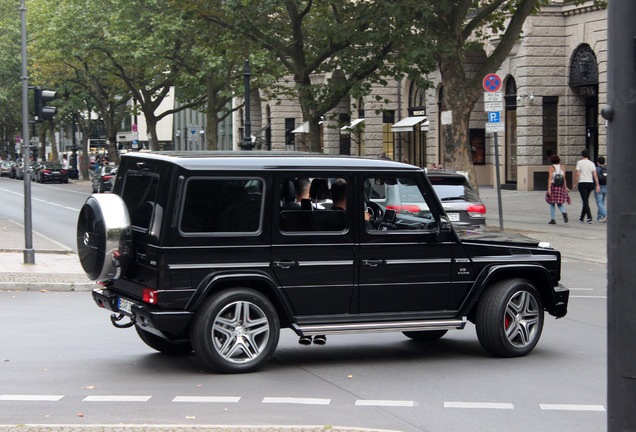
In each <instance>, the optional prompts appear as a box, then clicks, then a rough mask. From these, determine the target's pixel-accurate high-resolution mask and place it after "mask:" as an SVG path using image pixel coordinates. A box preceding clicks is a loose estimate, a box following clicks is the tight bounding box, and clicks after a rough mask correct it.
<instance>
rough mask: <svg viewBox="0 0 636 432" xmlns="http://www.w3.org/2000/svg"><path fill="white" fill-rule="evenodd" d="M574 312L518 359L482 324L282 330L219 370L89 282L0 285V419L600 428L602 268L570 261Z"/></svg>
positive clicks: (549, 322)
mask: <svg viewBox="0 0 636 432" xmlns="http://www.w3.org/2000/svg"><path fill="white" fill-rule="evenodd" d="M563 270H564V272H563V273H564V274H563V279H564V281H566V284H567V285H568V286H569V288H570V289H571V290H572V299H571V302H570V311H569V313H568V315H567V316H566V317H565V318H563V319H560V320H554V319H553V318H551V317H547V318H546V323H545V329H544V333H543V336H542V339H541V341H540V342H539V345H538V346H537V348H536V349H535V350H534V351H533V353H532V354H531V355H529V356H527V357H524V358H517V359H496V358H492V357H490V356H488V355H487V354H485V352H484V351H483V350H482V349H481V347H480V346H479V343H478V341H477V338H476V335H475V332H474V328H473V327H472V325H469V326H468V327H467V328H466V329H465V330H463V331H455V332H449V334H448V335H447V336H445V337H444V338H443V339H442V340H441V341H439V342H437V343H433V344H422V343H417V342H414V341H411V340H409V339H407V338H405V337H404V336H402V335H401V334H399V333H388V334H378V335H364V336H333V337H332V336H330V337H329V340H328V343H327V345H325V346H323V347H320V346H309V347H304V346H300V345H298V343H297V338H296V336H295V335H294V334H293V333H292V332H291V331H289V330H285V331H283V333H282V335H281V342H280V345H279V348H278V350H277V351H276V354H275V356H274V358H273V359H272V361H270V362H269V363H268V364H267V365H266V366H265V367H264V368H263V369H262V370H261V371H259V372H256V373H253V374H244V375H216V374H209V373H204V372H202V371H201V368H200V365H199V364H198V362H197V360H196V358H195V356H194V355H188V356H185V357H169V356H164V355H162V354H158V353H155V352H153V351H152V350H151V349H149V348H147V347H146V346H145V345H144V344H143V343H142V342H141V341H140V340H139V339H138V337H137V335H136V333H135V332H134V330H132V329H127V330H119V329H115V328H114V327H112V326H111V324H110V323H109V320H108V313H107V312H104V311H103V310H99V309H98V308H97V307H96V306H94V304H93V303H92V300H91V298H90V294H89V293H72V292H66V293H53V292H45V293H43V292H0V328H2V329H3V330H2V332H0V382H1V383H2V384H1V387H0V425H2V424H4V425H16V424H27V423H28V424H80V425H81V424H84V425H86V424H109V425H113V424H121V423H123V424H137V425H139V424H163V425H176V424H178V425H183V424H186V425H187V424H190V425H209V424H230V425H246V424H250V425H254V424H257V425H258V424H269V425H271V424H275V425H307V424H310V425H343V426H356V427H367V428H377V429H391V430H403V431H409V432H411V431H412V432H416V431H445V432H451V431H458V432H459V431H462V432H463V431H466V430H470V431H488V432H497V431H510V430H541V431H562V430H565V429H569V430H576V431H577V432H587V431H589V432H598V431H601V430H605V428H606V426H605V425H606V412H605V410H606V396H605V391H606V359H605V356H606V316H605V310H606V292H605V279H606V268H605V266H604V265H599V264H590V263H581V262H577V261H570V262H564V265H563Z"/></svg>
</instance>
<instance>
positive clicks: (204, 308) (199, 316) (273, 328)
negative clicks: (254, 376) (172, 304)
mask: <svg viewBox="0 0 636 432" xmlns="http://www.w3.org/2000/svg"><path fill="white" fill-rule="evenodd" d="M279 332H280V323H279V320H278V314H277V313H276V309H275V308H274V306H273V305H272V303H271V302H270V301H269V299H267V297H265V296H264V295H263V294H261V293H259V292H258V291H255V290H252V289H247V288H235V289H229V290H226V291H221V292H219V293H216V294H214V295H212V296H211V297H210V298H208V299H207V300H206V301H205V303H203V305H201V307H200V308H199V310H198V312H197V313H196V315H195V318H194V321H193V323H192V327H191V329H190V336H191V337H190V342H191V343H192V347H193V348H194V352H195V353H196V355H197V357H198V358H199V359H200V360H201V362H203V363H204V364H205V366H207V367H208V368H209V369H211V370H213V371H215V372H220V373H241V372H252V371H254V370H256V369H258V368H260V367H261V366H263V364H264V363H265V362H266V361H267V360H268V359H269V358H270V357H271V356H272V354H273V353H274V350H275V349H276V346H277V345H278V338H279Z"/></svg>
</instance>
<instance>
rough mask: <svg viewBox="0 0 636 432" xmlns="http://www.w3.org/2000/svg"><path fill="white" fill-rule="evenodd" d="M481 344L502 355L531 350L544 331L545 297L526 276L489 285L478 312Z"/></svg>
mask: <svg viewBox="0 0 636 432" xmlns="http://www.w3.org/2000/svg"><path fill="white" fill-rule="evenodd" d="M475 325H476V329H477V337H478V339H479V343H480V344H481V346H482V347H483V348H484V349H485V350H486V351H488V352H489V353H491V354H493V355H495V356H498V357H521V356H525V355H526V354H528V353H530V352H531V351H532V350H533V349H534V347H535V346H536V345H537V342H539V338H540V337H541V332H542V331H543V301H542V299H541V296H540V295H539V292H538V291H537V289H536V288H535V287H534V285H532V283H531V282H530V281H528V280H526V279H520V278H516V279H506V280H502V281H499V282H497V283H495V284H493V285H492V286H490V287H488V288H487V289H486V292H484V294H483V295H482V296H481V298H480V299H479V305H478V306H477V315H476V322H475Z"/></svg>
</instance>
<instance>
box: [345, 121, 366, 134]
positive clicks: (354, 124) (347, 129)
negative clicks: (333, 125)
mask: <svg viewBox="0 0 636 432" xmlns="http://www.w3.org/2000/svg"><path fill="white" fill-rule="evenodd" d="M363 121H364V119H363V118H359V119H355V120H354V121H352V122H351V123H349V124H348V125H346V126H343V127H341V128H340V132H342V133H349V132H351V129H353V128H354V127H356V125H358V124H360V123H362V122H363Z"/></svg>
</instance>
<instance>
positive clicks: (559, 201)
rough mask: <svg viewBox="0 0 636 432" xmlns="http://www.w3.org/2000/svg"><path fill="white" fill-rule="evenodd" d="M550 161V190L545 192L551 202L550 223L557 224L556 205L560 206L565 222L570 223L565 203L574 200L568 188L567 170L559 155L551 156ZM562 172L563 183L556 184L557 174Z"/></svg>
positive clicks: (570, 202)
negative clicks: (563, 166) (562, 164)
mask: <svg viewBox="0 0 636 432" xmlns="http://www.w3.org/2000/svg"><path fill="white" fill-rule="evenodd" d="M550 162H552V166H550V170H549V174H548V185H549V186H548V191H547V192H546V194H545V201H546V202H547V203H548V204H550V216H551V219H550V222H548V223H549V224H552V225H554V224H556V220H555V219H554V218H555V210H554V206H555V205H556V206H558V207H559V211H560V212H561V214H562V215H563V222H565V223H568V214H567V213H566V211H565V207H563V204H564V203H566V202H567V203H568V205H569V204H572V200H570V195H569V193H568V192H569V191H570V189H568V182H567V180H566V178H565V170H564V169H563V168H562V167H561V165H560V164H561V158H560V157H559V156H557V155H553V156H552V157H551V158H550ZM557 174H560V175H561V176H562V178H563V184H562V185H557V184H555V182H554V180H555V176H557Z"/></svg>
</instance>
